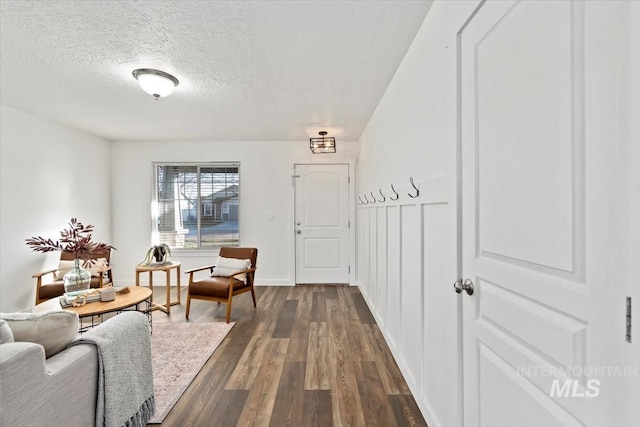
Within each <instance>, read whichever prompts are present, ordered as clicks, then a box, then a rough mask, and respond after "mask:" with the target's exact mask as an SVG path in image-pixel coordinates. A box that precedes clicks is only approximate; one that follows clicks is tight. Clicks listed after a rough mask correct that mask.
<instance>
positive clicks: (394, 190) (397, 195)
mask: <svg viewBox="0 0 640 427" xmlns="http://www.w3.org/2000/svg"><path fill="white" fill-rule="evenodd" d="M391 190H393V192H394V193H396V198H395V199H394V198H393V197H391V196H389V198H390V199H391V200H398V198H399V197H400V195H399V194H398V192H397V191H396V189H395V188H393V184H391Z"/></svg>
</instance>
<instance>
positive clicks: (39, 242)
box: [26, 218, 115, 265]
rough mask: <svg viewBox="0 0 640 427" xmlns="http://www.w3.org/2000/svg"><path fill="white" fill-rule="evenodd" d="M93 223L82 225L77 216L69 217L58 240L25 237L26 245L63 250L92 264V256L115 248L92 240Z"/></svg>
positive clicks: (33, 247) (37, 249)
mask: <svg viewBox="0 0 640 427" xmlns="http://www.w3.org/2000/svg"><path fill="white" fill-rule="evenodd" d="M91 233H93V225H84V224H82V223H81V222H79V221H78V219H77V218H71V220H70V221H69V228H65V229H63V230H62V231H60V240H58V241H53V240H51V239H45V238H44V237H39V236H37V237H31V238H30V239H26V241H27V246H29V247H30V248H31V249H32V250H33V251H36V252H54V251H63V252H68V253H72V254H73V255H74V257H75V259H82V260H84V263H85V265H87V264H89V265H90V264H93V258H94V257H97V256H99V255H103V254H107V253H108V252H109V251H110V250H111V249H115V248H114V247H113V246H111V245H107V244H106V243H96V242H93V241H92V238H91Z"/></svg>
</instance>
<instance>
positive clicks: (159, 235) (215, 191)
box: [153, 163, 240, 249]
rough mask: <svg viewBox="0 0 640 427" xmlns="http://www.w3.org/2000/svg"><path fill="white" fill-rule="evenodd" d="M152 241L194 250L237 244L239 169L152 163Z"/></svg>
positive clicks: (225, 165) (230, 165) (228, 165)
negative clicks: (153, 207)
mask: <svg viewBox="0 0 640 427" xmlns="http://www.w3.org/2000/svg"><path fill="white" fill-rule="evenodd" d="M153 168H154V194H153V198H154V206H155V209H154V211H155V212H154V218H153V224H154V227H153V232H154V239H153V240H154V242H157V243H165V244H167V245H169V247H171V248H181V249H197V248H208V247H219V246H238V245H239V244H240V229H239V224H240V218H239V217H240V164H239V163H202V164H183V163H180V164H166V163H154V165H153Z"/></svg>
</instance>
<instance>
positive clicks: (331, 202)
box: [294, 164, 349, 284]
mask: <svg viewBox="0 0 640 427" xmlns="http://www.w3.org/2000/svg"><path fill="white" fill-rule="evenodd" d="M294 182H295V228H294V230H295V233H296V283H299V284H302V283H349V209H348V194H349V165H346V164H314V165H295V176H294Z"/></svg>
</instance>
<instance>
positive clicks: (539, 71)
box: [460, 1, 640, 427]
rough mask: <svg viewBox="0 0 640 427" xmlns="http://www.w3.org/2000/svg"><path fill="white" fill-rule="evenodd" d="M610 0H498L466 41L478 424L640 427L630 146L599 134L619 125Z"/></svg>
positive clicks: (468, 338)
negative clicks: (603, 56)
mask: <svg viewBox="0 0 640 427" xmlns="http://www.w3.org/2000/svg"><path fill="white" fill-rule="evenodd" d="M603 4H604V3H600V2H578V1H576V2H569V1H553V2H551V1H488V2H486V3H484V4H482V6H481V7H480V8H479V10H478V12H477V14H476V15H475V16H474V17H473V18H472V19H471V21H470V22H469V24H468V26H467V27H466V28H465V29H464V30H463V31H462V33H461V58H460V59H461V100H462V104H461V113H462V115H461V119H462V121H461V136H462V212H463V214H462V239H463V240H462V244H463V249H462V255H463V259H462V264H463V265H462V267H463V277H464V278H465V279H466V278H469V279H471V280H472V281H473V284H474V286H475V289H474V293H473V294H472V295H467V294H466V293H463V294H462V295H461V296H460V298H462V299H463V318H464V323H463V346H464V348H463V351H464V355H463V359H464V361H463V363H464V408H465V414H464V420H465V423H464V424H465V426H466V427H471V426H490V427H499V426H514V425H518V426H526V425H531V426H553V425H558V426H564V425H592V426H598V427H599V426H609V425H611V426H613V425H615V426H633V425H637V422H638V421H640V416H639V415H638V412H639V411H638V409H637V408H636V405H637V396H638V391H639V389H640V385H639V384H640V379H639V378H638V376H637V375H638V373H637V372H636V374H635V375H633V372H634V371H633V369H634V368H635V369H637V368H638V361H637V360H635V361H633V360H632V359H630V357H629V355H635V354H637V348H636V347H637V344H629V343H626V342H625V341H624V323H623V322H624V301H625V295H626V293H627V292H629V287H628V285H626V283H627V282H630V281H631V280H632V278H631V277H630V274H629V272H630V271H631V270H630V269H628V268H626V267H624V266H620V265H616V262H615V261H614V260H615V259H616V256H615V254H619V255H620V254H622V253H624V251H625V248H627V247H630V245H631V244H633V242H634V241H637V239H638V236H637V235H636V236H633V235H629V233H625V230H624V229H622V228H617V226H616V224H620V223H621V222H622V223H624V220H625V218H626V217H625V215H626V214H625V213H624V212H621V211H620V210H619V209H618V208H617V206H616V205H615V204H616V202H620V201H623V200H628V199H629V195H630V194H631V193H630V191H631V189H630V188H633V187H634V186H633V185H632V186H626V187H625V186H620V185H616V182H617V181H619V180H620V179H621V178H622V179H624V178H625V177H624V176H621V172H620V171H618V170H617V168H618V167H617V165H619V164H624V163H625V159H624V157H623V156H622V155H618V156H616V155H612V154H611V152H612V150H613V152H614V153H615V152H619V153H622V152H624V151H625V147H628V145H629V144H630V139H629V138H626V139H625V138H624V137H623V136H621V135H620V134H618V135H615V134H614V135H612V134H611V133H609V134H608V135H609V137H608V138H602V137H601V134H602V133H605V134H606V133H607V130H609V131H611V130H612V129H613V130H615V129H619V128H620V126H621V124H620V122H619V120H620V119H619V114H618V115H616V114H614V113H613V112H611V111H607V110H606V109H605V110H603V109H602V108H601V107H600V103H601V102H606V101H607V99H608V98H610V97H615V96H617V95H616V94H614V95H612V94H611V92H609V93H607V91H603V90H602V78H601V76H602V75H607V74H608V73H609V74H613V73H614V71H615V69H616V67H617V65H615V64H611V63H607V62H606V61H605V62H603V61H597V59H596V58H597V56H598V55H599V54H600V53H601V51H605V49H603V48H602V46H607V47H608V48H609V47H611V46H616V41H619V39H618V38H619V36H620V34H621V32H620V30H619V28H618V26H619V22H616V20H615V19H610V18H611V16H609V15H615V16H618V18H619V17H621V16H624V13H623V12H622V11H623V10H625V8H627V9H630V6H629V4H628V3H625V2H619V3H611V2H609V5H608V7H603ZM608 19H610V20H609V21H608ZM629 22H631V21H629ZM603 23H606V24H603ZM637 24H638V23H637V22H636V25H637ZM622 33H623V32H622ZM637 54H638V53H637V52H636V53H635V55H637ZM625 55H628V52H621V53H620V56H619V57H615V55H613V59H614V60H615V59H617V60H620V59H621V58H622V60H624V58H625ZM605 81H606V79H605ZM607 83H608V82H607ZM615 89H616V85H611V90H612V91H613V90H615ZM635 143H637V141H636V142H635ZM604 159H608V160H609V162H603V160H604ZM628 177H630V174H628V176H627V178H628ZM635 188H636V189H637V188H638V187H637V185H636V186H635ZM636 200H637V199H636ZM605 230H606V231H605ZM634 239H635V240H634ZM612 254H614V255H613V256H612ZM612 367H618V368H621V369H627V371H626V375H625V373H624V372H620V373H621V375H616V374H615V373H614V372H613V371H612ZM594 380H595V381H596V382H594ZM567 381H568V382H567ZM566 384H569V387H570V389H567V388H566V387H567V386H566ZM554 387H555V390H554ZM560 387H562V388H560ZM552 392H553V393H552ZM552 394H555V395H553V396H552ZM558 394H561V395H560V396H558ZM634 398H635V399H636V400H634Z"/></svg>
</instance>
